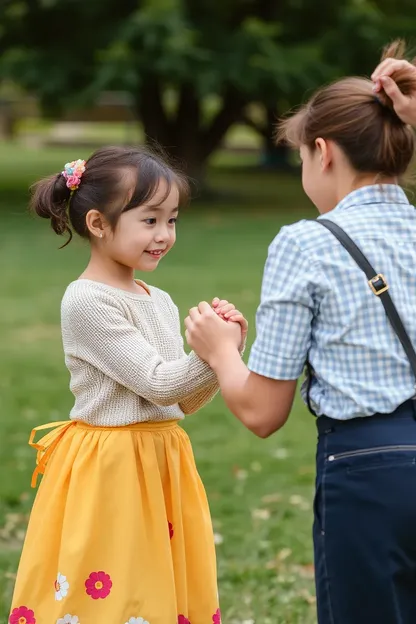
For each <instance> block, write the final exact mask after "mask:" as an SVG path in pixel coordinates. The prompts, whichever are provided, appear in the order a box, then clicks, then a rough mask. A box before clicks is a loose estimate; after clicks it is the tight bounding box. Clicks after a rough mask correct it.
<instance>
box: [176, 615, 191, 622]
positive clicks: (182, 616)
mask: <svg viewBox="0 0 416 624" xmlns="http://www.w3.org/2000/svg"><path fill="white" fill-rule="evenodd" d="M178 624H191V622H190V621H189V620H188V618H186V617H185V616H184V615H178Z"/></svg>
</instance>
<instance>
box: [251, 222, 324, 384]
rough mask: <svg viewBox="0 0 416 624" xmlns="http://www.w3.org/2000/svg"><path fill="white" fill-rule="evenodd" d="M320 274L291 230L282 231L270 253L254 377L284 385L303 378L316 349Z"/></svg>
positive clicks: (258, 316)
mask: <svg viewBox="0 0 416 624" xmlns="http://www.w3.org/2000/svg"><path fill="white" fill-rule="evenodd" d="M317 271H318V268H317V267H316V266H315V265H314V262H313V261H312V260H311V258H310V257H309V255H308V254H306V253H305V252H304V251H302V250H301V249H300V247H299V246H298V245H297V244H296V241H295V240H294V238H293V236H292V235H291V233H290V227H284V228H282V229H281V231H280V232H279V234H278V235H277V236H276V238H275V239H274V241H273V242H272V243H271V245H270V247H269V253H268V257H267V261H266V265H265V269H264V274H263V283H262V290H261V302H260V306H259V308H258V310H257V314H256V330H257V335H256V339H255V341H254V344H253V347H252V349H251V353H250V358H249V363H248V367H249V369H250V370H251V371H253V372H254V373H257V374H259V375H262V376H263V377H269V378H271V379H282V380H289V379H297V378H298V377H299V376H300V375H301V373H302V370H303V368H304V366H305V362H306V359H307V354H308V351H309V347H310V344H311V324H312V318H313V312H314V291H315V285H316V277H315V276H316V272H317Z"/></svg>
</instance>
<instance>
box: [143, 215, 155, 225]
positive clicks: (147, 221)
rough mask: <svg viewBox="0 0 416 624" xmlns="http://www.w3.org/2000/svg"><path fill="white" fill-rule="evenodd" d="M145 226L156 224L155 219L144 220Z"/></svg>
mask: <svg viewBox="0 0 416 624" xmlns="http://www.w3.org/2000/svg"><path fill="white" fill-rule="evenodd" d="M144 222H145V223H147V225H154V224H155V223H156V219H155V218H154V217H150V218H149V219H145V220H144Z"/></svg>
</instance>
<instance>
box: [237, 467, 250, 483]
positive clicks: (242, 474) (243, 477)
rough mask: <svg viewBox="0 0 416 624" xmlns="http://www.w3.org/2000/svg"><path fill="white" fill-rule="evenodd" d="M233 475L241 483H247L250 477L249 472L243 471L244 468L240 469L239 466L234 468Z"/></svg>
mask: <svg viewBox="0 0 416 624" xmlns="http://www.w3.org/2000/svg"><path fill="white" fill-rule="evenodd" d="M233 473H234V476H235V478H236V479H238V480H239V481H245V480H246V479H247V477H248V472H247V470H243V469H242V468H239V467H238V466H234V468H233Z"/></svg>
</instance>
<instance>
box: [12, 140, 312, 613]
mask: <svg viewBox="0 0 416 624" xmlns="http://www.w3.org/2000/svg"><path fill="white" fill-rule="evenodd" d="M74 157H78V153H77V152H76V151H75V153H74V150H73V148H69V149H49V150H48V151H42V150H38V151H27V152H22V150H21V149H18V148H16V147H12V146H0V172H1V174H0V175H1V179H0V188H1V189H3V191H1V190H0V198H1V199H0V263H1V267H2V280H1V283H2V291H1V314H0V351H1V353H0V356H1V357H0V427H1V429H0V457H1V463H0V622H4V623H5V622H6V621H7V615H8V609H9V603H10V598H11V591H12V586H13V578H14V577H13V575H14V573H15V571H16V566H17V563H18V558H19V553H20V549H21V544H22V539H23V536H24V530H25V527H26V522H27V514H28V512H29V510H30V506H31V503H32V500H33V495H34V493H33V491H32V490H30V476H31V472H32V469H33V465H34V453H33V451H32V450H31V449H30V448H29V447H28V445H27V439H28V435H29V432H30V430H31V428H32V427H34V426H36V425H38V424H41V423H43V422H46V421H49V420H61V419H64V418H66V417H67V414H68V412H69V409H70V408H71V395H70V392H69V390H68V374H67V371H66V369H65V366H64V362H63V356H62V350H61V340H60V330H59V303H60V298H61V296H62V294H63V291H64V289H65V287H66V284H67V283H68V282H70V281H71V280H73V279H74V278H76V277H77V275H78V274H79V273H80V272H81V270H82V268H83V266H84V265H85V262H86V259H87V247H86V246H85V245H84V244H83V243H80V242H76V243H74V244H71V245H70V246H69V247H68V248H66V249H64V250H58V249H57V248H58V245H59V244H60V241H59V240H58V238H57V237H56V236H55V235H53V233H52V232H51V231H50V229H49V226H48V223H47V222H46V221H45V222H44V221H42V220H35V219H33V218H31V217H29V216H28V215H27V213H26V206H25V201H26V191H25V189H26V188H27V185H28V184H29V183H30V182H31V181H33V180H34V179H35V178H36V177H38V176H39V175H43V174H46V173H50V172H53V171H55V170H59V169H60V168H61V167H62V165H63V163H64V162H65V161H66V160H68V159H72V158H74ZM220 159H221V157H220V158H219V160H220ZM211 181H212V183H213V184H214V185H215V187H216V188H218V189H220V190H224V191H228V193H229V199H228V201H227V203H224V202H223V201H222V202H221V201H219V200H217V201H215V202H214V203H213V204H212V205H207V204H203V203H196V204H194V206H193V207H191V208H190V209H189V210H187V211H186V212H184V213H183V215H182V217H181V220H180V223H179V225H178V242H177V245H176V247H175V249H174V250H173V251H172V252H171V253H170V255H169V257H168V258H167V259H166V260H165V261H164V262H163V265H161V267H160V269H158V271H157V272H156V273H155V274H154V275H152V276H151V277H150V279H151V281H152V282H153V283H154V284H156V285H157V286H159V287H161V288H164V289H166V290H168V291H169V293H170V294H171V295H172V297H173V299H174V300H175V302H176V303H177V304H178V306H179V308H180V311H181V314H182V317H184V316H185V315H186V312H187V310H188V308H189V307H190V306H192V305H194V304H196V303H197V302H198V301H200V300H201V299H208V300H209V299H211V298H212V297H213V296H215V295H218V296H221V297H226V298H228V299H230V300H231V301H233V302H234V303H235V304H236V305H237V306H238V307H239V308H240V309H242V310H244V312H245V313H246V315H247V316H248V319H249V321H250V326H251V335H250V338H251V339H253V337H254V315H255V309H256V306H257V303H258V299H259V291H260V284H261V274H262V269H263V264H264V260H265V258H266V254H267V246H268V244H269V243H270V242H271V240H272V238H273V237H274V235H275V233H276V232H277V231H278V230H279V228H280V227H281V226H282V225H283V224H284V223H288V222H292V221H294V220H297V219H299V218H301V217H302V216H306V217H310V216H313V212H311V211H310V207H309V205H308V203H307V202H306V200H305V199H304V198H303V195H302V192H301V189H300V185H299V183H298V181H296V180H294V179H293V178H292V179H289V178H280V177H276V176H275V175H273V174H262V173H250V172H248V171H245V170H240V171H238V170H237V171H231V170H228V169H225V168H216V169H214V170H213V171H212V172H211ZM145 279H149V276H145ZM185 427H186V430H187V431H188V432H189V434H190V437H191V439H192V442H193V446H194V451H195V455H196V458H197V463H198V466H199V470H200V473H201V476H202V478H203V480H204V483H205V485H206V488H207V492H208V496H209V499H210V503H211V510H212V517H213V522H214V527H215V532H216V535H217V541H218V546H217V552H218V568H219V583H220V593H221V603H222V611H223V616H224V617H223V621H224V624H242V623H245V624H249V623H251V622H255V623H256V624H312V623H313V622H315V621H316V620H315V605H314V589H313V568H312V543H311V519H312V509H311V506H312V493H313V476H314V436H315V432H314V423H313V420H312V418H311V417H310V416H309V415H308V414H307V412H306V410H305V408H304V407H303V405H301V402H300V401H299V399H297V401H296V404H295V407H294V410H293V413H292V415H291V417H290V419H289V422H288V424H287V426H286V427H284V429H283V430H282V431H281V432H279V433H278V434H276V435H275V436H273V437H271V438H270V439H268V440H259V439H257V438H255V437H254V436H253V435H252V434H251V433H249V432H248V431H246V430H245V429H244V428H243V427H242V425H240V423H238V422H237V421H236V420H235V419H234V417H233V416H232V415H231V414H230V413H228V411H227V410H226V408H225V407H224V404H223V402H222V400H221V398H220V397H218V398H216V399H215V400H214V401H213V403H211V404H210V405H209V406H207V407H206V408H205V409H203V410H202V411H201V412H200V413H199V414H196V415H193V416H190V417H188V419H187V420H186V423H185Z"/></svg>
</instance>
